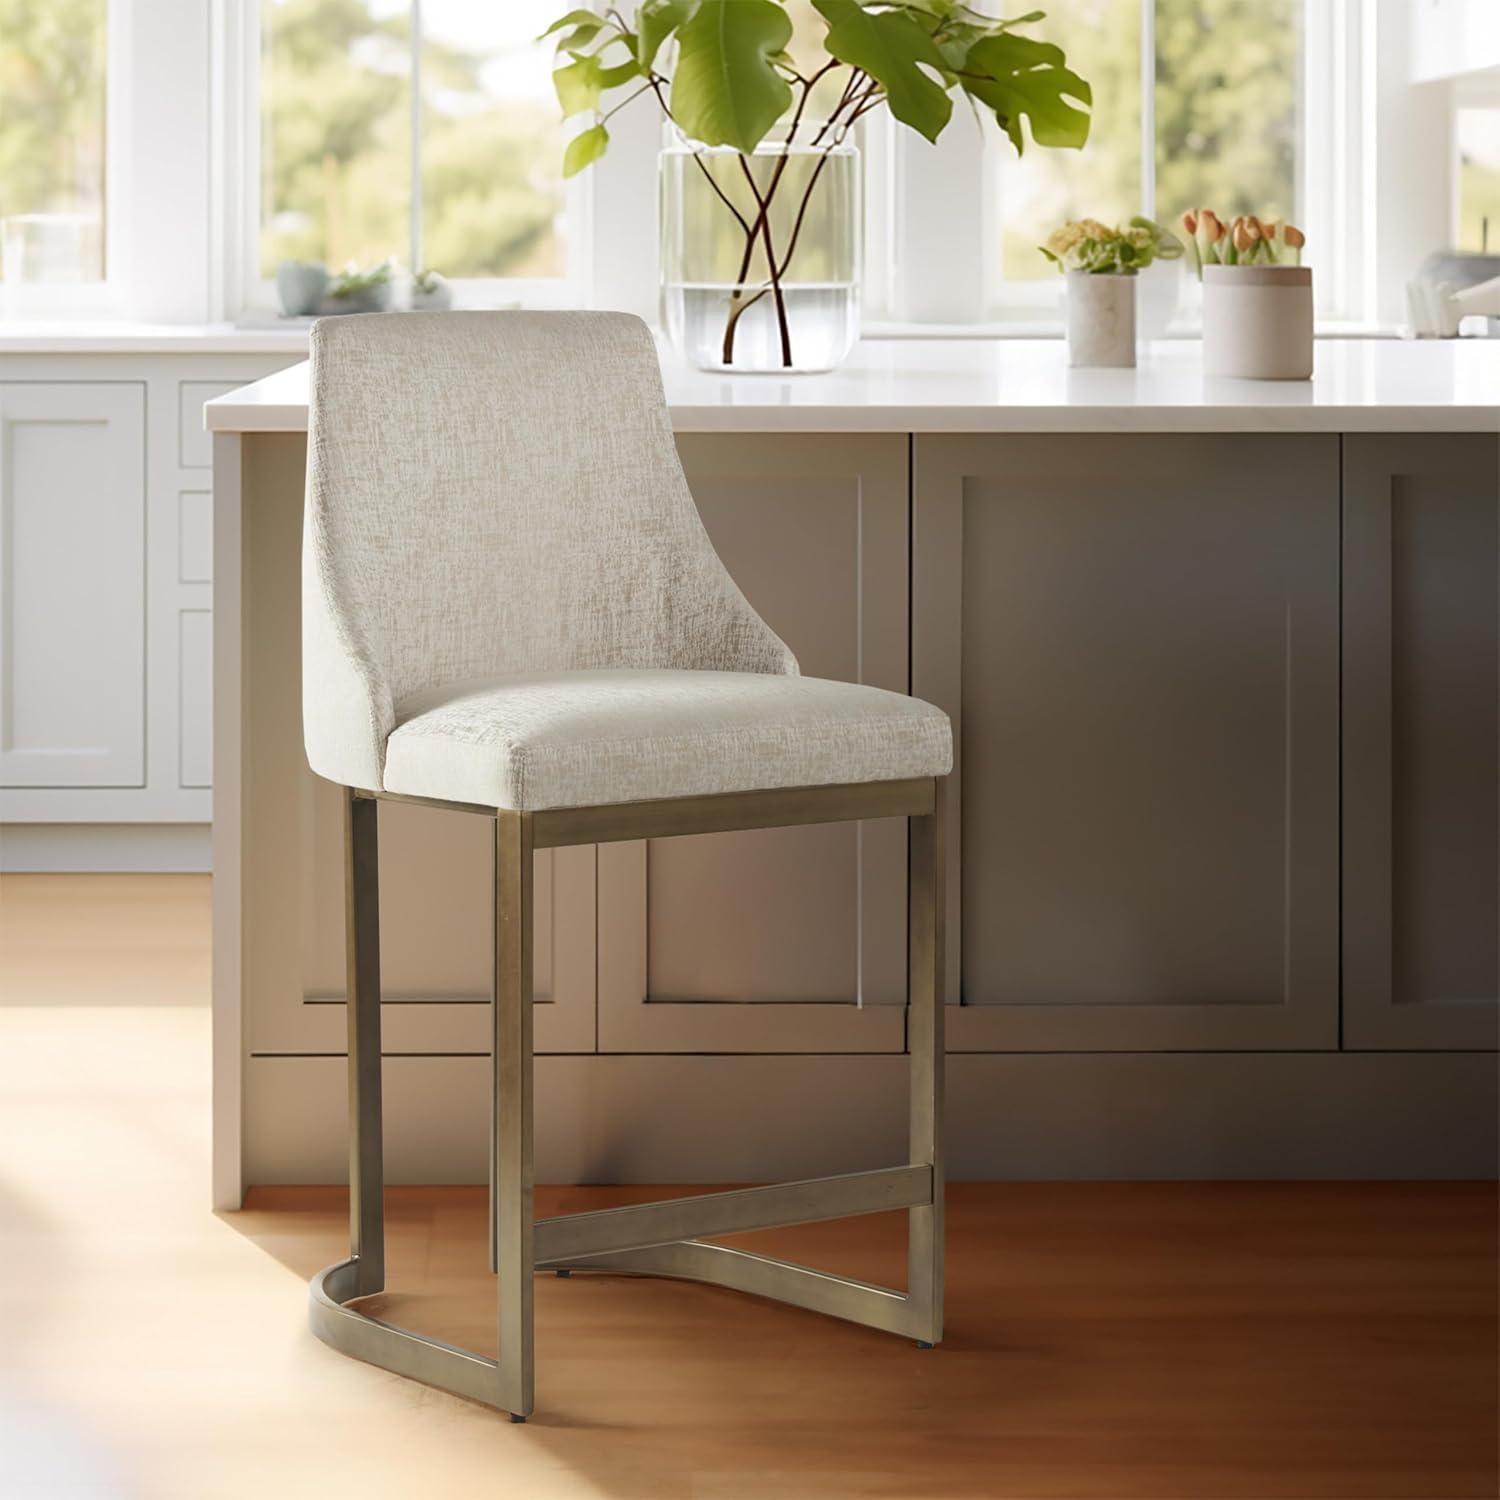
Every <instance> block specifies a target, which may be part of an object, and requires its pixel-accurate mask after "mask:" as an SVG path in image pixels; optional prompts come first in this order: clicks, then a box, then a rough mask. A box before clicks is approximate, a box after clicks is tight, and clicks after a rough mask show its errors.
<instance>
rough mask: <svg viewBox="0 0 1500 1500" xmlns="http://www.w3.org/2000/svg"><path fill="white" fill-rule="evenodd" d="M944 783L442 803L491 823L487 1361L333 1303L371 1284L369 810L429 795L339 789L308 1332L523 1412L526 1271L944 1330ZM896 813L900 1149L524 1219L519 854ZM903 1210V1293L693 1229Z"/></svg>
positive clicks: (525, 869)
mask: <svg viewBox="0 0 1500 1500" xmlns="http://www.w3.org/2000/svg"><path fill="white" fill-rule="evenodd" d="M943 786H944V783H943V781H942V779H941V778H939V779H937V780H933V779H931V778H921V779H918V780H914V781H886V782H872V783H870V784H868V785H862V786H832V787H799V788H793V789H790V790H784V791H769V792H745V793H737V794H735V795H731V796H722V797H686V798H681V799H677V800H674V801H664V802H637V803H626V804H620V805H617V806H610V807H591V808H564V809H557V810H555V811H546V812H534V813H518V812H511V811H508V810H504V809H501V810H496V809H494V808H483V807H472V806H469V805H467V804H460V803H452V802H436V801H433V802H429V803H428V805H431V806H434V807H442V808H448V809H454V808H457V809H459V810H461V811H467V812H473V813H477V814H480V815H482V816H485V817H488V818H490V819H491V820H492V821H493V823H494V878H495V923H494V996H495V1004H494V1010H493V1014H494V1034H493V1046H492V1052H491V1057H492V1064H491V1066H492V1080H493V1092H492V1099H491V1103H492V1107H491V1113H490V1162H491V1172H490V1252H491V1264H492V1266H494V1267H496V1269H497V1279H498V1286H499V1348H498V1358H496V1359H488V1358H486V1357H484V1356H482V1355H479V1354H473V1353H471V1352H469V1351H467V1350H464V1349H458V1348H455V1347H453V1346H452V1345H451V1344H444V1343H442V1342H440V1341H439V1340H437V1339H430V1338H425V1337H423V1336H422V1335H421V1334H417V1333H412V1332H410V1331H409V1330H407V1329H404V1328H397V1327H395V1326H394V1325H393V1324H389V1323H384V1322H381V1321H379V1320H378V1319H376V1318H372V1317H370V1316H368V1315H367V1314H365V1313H363V1312H361V1311H359V1310H358V1309H356V1308H354V1307H352V1306H350V1305H349V1304H351V1303H352V1302H354V1301H355V1300H357V1299H358V1298H361V1297H368V1296H370V1295H372V1294H373V1293H375V1292H379V1291H381V1290H383V1289H384V1286H385V1231H384V1212H383V1207H382V1194H383V1189H384V1166H383V1161H382V1155H381V1098H380V919H379V885H378V875H377V870H378V849H377V835H376V818H377V804H378V802H379V801H381V800H387V801H400V802H427V800H428V799H422V798H412V797H395V796H387V795H386V794H383V793H382V794H373V793H369V792H363V791H356V790H352V789H350V788H345V792H344V831H345V839H344V849H345V891H346V908H345V909H346V933H347V955H348V970H349V1004H348V1014H349V1237H350V1254H349V1258H348V1259H347V1260H344V1261H340V1262H339V1263H338V1264H337V1265H333V1266H329V1267H328V1269H327V1270H325V1271H321V1272H319V1273H318V1275H317V1276H315V1277H314V1278H313V1280H312V1286H311V1295H310V1303H309V1319H310V1322H311V1325H312V1330H313V1332H314V1333H315V1334H317V1336H318V1337H319V1338H320V1339H322V1340H323V1342H324V1343H326V1344H330V1345H332V1347H333V1348H335V1349H338V1350H339V1351H340V1352H342V1353H344V1354H349V1355H353V1356H354V1357H355V1358H356V1359H362V1360H366V1361H368V1362H369V1363H371V1364H376V1365H380V1366H381V1367H382V1368H384V1369H387V1370H390V1371H392V1372H394V1373H395V1374H398V1375H405V1376H408V1377H409V1378H411V1379H413V1380H420V1381H422V1382H423V1383H425V1384H427V1385H433V1386H438V1387H440V1388H441V1389H443V1390H446V1391H452V1392H453V1393H454V1394H456V1395H459V1396H466V1397H468V1398H469V1399H471V1400H474V1401H482V1402H484V1403H486V1404H487V1405H490V1406H495V1407H498V1408H500V1409H501V1410H503V1411H507V1412H509V1413H510V1415H511V1420H512V1421H524V1420H525V1419H526V1417H527V1416H529V1415H530V1414H531V1411H532V1409H533V1405H534V1398H533V1369H534V1360H533V1354H532V1277H533V1274H534V1273H535V1272H536V1271H538V1270H541V1269H549V1270H555V1271H557V1272H558V1274H559V1275H565V1274H568V1273H570V1272H572V1271H574V1270H578V1271H607V1272H610V1273H612V1274H616V1273H624V1274H627V1275H645V1276H669V1277H679V1278H682V1279H685V1280H690V1281H706V1282H711V1283H713V1284H715V1285H717V1286H726V1287H732V1288H733V1289H735V1290H736V1291H742V1292H754V1293H755V1294H757V1295H758V1296H762V1297H770V1298H773V1299H774V1300H776V1301H778V1302H787V1303H790V1304H791V1305H793V1306H794V1307H802V1308H807V1309H809V1310H810V1311H812V1312H820V1313H826V1314H828V1315H829V1316H831V1317H836V1318H846V1319H848V1320H850V1321H852V1322H855V1323H864V1324H867V1325H868V1326H870V1327H872V1328H879V1329H883V1330H884V1331H886V1332H888V1333H896V1334H903V1335H905V1336H906V1337H908V1338H911V1339H914V1340H916V1341H917V1343H918V1344H919V1345H921V1346H922V1347H931V1346H932V1345H933V1344H936V1343H937V1342H938V1341H939V1340H940V1339H941V1338H942V1333H943V1154H942V1113H943V1003H942V997H943V974H942V963H943V946H944V945H943V848H942V841H943ZM900 816H905V817H907V818H909V819H910V820H911V897H910V907H909V942H908V974H909V1005H910V1011H909V1015H910V1024H909V1029H908V1050H909V1051H910V1054H911V1088H910V1100H909V1108H910V1135H909V1150H908V1162H907V1164H906V1165H904V1166H897V1167H885V1168H882V1169H880V1170H878V1171H872V1172H853V1173H847V1174H845V1175H843V1176H839V1177H821V1178H815V1179H813V1180H811V1181H807V1182H788V1183H780V1184H777V1185H774V1186H769V1187H754V1188H743V1189H740V1190H737V1191H734V1192H727V1193H705V1194H701V1195H699V1196H697V1197H692V1198H676V1199H671V1200H669V1201H667V1202H663V1203H645V1204H636V1205H633V1206H631V1207H627V1208H610V1209H603V1210H601V1211H599V1212H596V1213H582V1214H569V1215H566V1216H564V1217H561V1218H553V1219H541V1220H537V1219H535V1218H534V1217H533V1214H532V1185H533V1177H532V1160H533V1157H532V1116H533V1110H532V1015H531V967H532V953H531V948H532V913H531V865H532V854H533V853H534V851H535V850H537V849H549V848H556V847H559V846H562V845H568V844H594V843H607V842H611V841H614V840H620V839H641V838H665V837H670V836H673V835H678V834H688V833H716V832H725V831H731V830H737V829H745V828H771V827H780V826H785V825H792V824H799V823H831V822H840V821H846V820H849V819H856V818H879V817H900ZM894 1208H904V1209H905V1210H906V1211H907V1223H908V1230H907V1289H906V1291H905V1292H904V1293H903V1292H897V1291H893V1290H891V1289H890V1288H888V1287H883V1286H872V1285H870V1284H869V1283H867V1282H862V1281H854V1280H850V1279H849V1278H847V1277H843V1276H835V1275H831V1274H830V1273H828V1272H824V1271H814V1270H811V1269H809V1268H808V1267H806V1266H798V1265H793V1264H791V1263H789V1262H787V1261H781V1260H772V1259H770V1258H768V1257H766V1256H762V1255H751V1254H748V1253H747V1252H745V1251H743V1250H732V1249H730V1248H728V1247H727V1246H723V1245H713V1244H706V1243H704V1239H705V1237H708V1236H716V1235H724V1234H737V1233H741V1232H743V1231H745V1230H750V1229H769V1228H773V1227H778V1226H785V1225H791V1224H806V1223H813V1222H816V1221H818V1220H820V1219H838V1218H846V1217H849V1216H852V1215H855V1214H868V1213H879V1212H882V1211H883V1210H887V1209H894Z"/></svg>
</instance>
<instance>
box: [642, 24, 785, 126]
mask: <svg viewBox="0 0 1500 1500" xmlns="http://www.w3.org/2000/svg"><path fill="white" fill-rule="evenodd" d="M791 39H792V22H791V18H790V17H789V16H788V15H787V13H786V11H785V10H783V9H782V7H781V6H780V5H778V4H776V3H775V0H700V3H699V5H698V8H697V9H696V10H695V11H694V12H693V14H692V15H691V16H689V17H688V19H687V20H686V21H685V22H684V23H683V24H682V25H681V26H680V27H679V28H678V30H677V67H676V69H675V70H674V73H673V76H672V118H673V119H674V120H676V122H677V124H678V126H679V127H680V128H681V129H682V130H683V131H684V132H685V133H686V134H687V135H689V136H691V137H692V138H693V139H694V140H697V141H702V142H703V143H704V145H706V146H733V147H734V149H735V150H736V151H745V152H749V151H753V150H755V148H756V147H757V146H758V145H759V144H760V143H761V141H762V140H763V139H764V138H765V135H766V132H767V131H768V130H769V129H770V128H771V127H772V126H773V125H774V124H775V123H776V122H777V120H779V119H780V118H781V116H782V114H783V113H784V112H785V110H786V108H787V106H788V105H789V104H790V103H791V102H792V90H791V87H790V86H789V85H788V83H787V81H786V79H784V78H783V77H782V76H781V74H780V73H778V72H777V71H776V69H775V67H774V66H773V65H772V62H771V59H772V58H773V57H775V55H776V54H777V53H778V52H780V51H782V49H783V48H785V46H786V44H787V43H788V42H789V41H791Z"/></svg>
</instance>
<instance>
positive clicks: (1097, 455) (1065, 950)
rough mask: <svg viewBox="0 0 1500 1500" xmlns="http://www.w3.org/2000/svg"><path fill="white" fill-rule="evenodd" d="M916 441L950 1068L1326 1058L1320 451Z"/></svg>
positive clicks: (1119, 439)
mask: <svg viewBox="0 0 1500 1500" xmlns="http://www.w3.org/2000/svg"><path fill="white" fill-rule="evenodd" d="M1338 441H1339V440H1338V438H1337V437H1331V436H1330V437H1323V436H1301V435H1298V436H1290V435H1289V436H1239V435H1224V436H1217V435H1213V436H1187V435H1181V436H1171V437H1156V436H1129V435H1120V436H1114V435H1109V436H1105V435H1099V436H1094V435H1089V436H1082V437H1078V436H1070V437H1061V436H1058V437H1047V436H1030V435H1028V436H1016V437H1010V436H989V437H931V438H925V437H924V438H918V439H917V442H916V460H915V468H914V506H913V536H914V554H913V589H914V593H913V655H912V668H913V691H914V692H915V693H916V694H917V695H918V696H920V697H924V698H928V699H931V700H932V701H934V702H936V703H938V704H940V705H941V706H942V707H944V708H946V709H947V710H948V712H949V713H950V714H951V715H952V716H953V719H954V725H955V731H956V736H957V740H958V747H959V748H958V760H957V764H956V767H955V774H954V778H953V781H954V785H953V789H952V790H953V795H952V798H951V801H950V807H951V808H952V823H951V825H950V843H949V849H950V866H949V879H950V887H949V889H950V892H951V897H950V919H949V943H950V949H949V967H948V972H949V976H950V981H949V982H950V994H949V999H950V1001H957V1002H959V1003H958V1005H957V1006H956V1007H955V1008H954V1009H953V1010H952V1011H951V1012H950V1022H949V1038H950V1045H951V1046H952V1047H953V1048H954V1049H956V1050H970V1051H990V1050H997V1051H1010V1050H1017V1051H1020V1050H1042V1051H1047V1050H1058V1051H1089V1050H1100V1051H1116V1050H1118V1051H1134V1050H1166V1049H1177V1050H1190V1049H1225V1048H1240V1049H1262V1048H1332V1047H1336V1046H1337V1045H1338V770H1339V767H1338V588H1339V578H1338V569H1339V530H1338V528H1339V475H1338V463H1339V449H1338Z"/></svg>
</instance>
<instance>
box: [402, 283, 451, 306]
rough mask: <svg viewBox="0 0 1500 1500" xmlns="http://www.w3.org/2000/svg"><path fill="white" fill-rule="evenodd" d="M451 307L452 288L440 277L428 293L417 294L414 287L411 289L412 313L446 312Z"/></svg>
mask: <svg viewBox="0 0 1500 1500" xmlns="http://www.w3.org/2000/svg"><path fill="white" fill-rule="evenodd" d="M452 306H453V288H452V287H451V286H449V284H448V283H447V282H446V281H444V280H443V278H442V277H441V276H439V277H437V278H435V284H434V286H433V288H432V290H431V291H430V292H419V291H418V290H417V289H416V288H415V287H413V288H412V292H411V310H412V311H413V312H447V311H448V309H449V308H451V307H452Z"/></svg>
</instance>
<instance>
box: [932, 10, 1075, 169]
mask: <svg viewBox="0 0 1500 1500" xmlns="http://www.w3.org/2000/svg"><path fill="white" fill-rule="evenodd" d="M965 68H966V71H965V76H964V77H963V78H962V80H961V82H962V84H963V86H964V89H965V90H966V91H967V92H968V93H969V94H971V95H972V96H973V97H974V98H975V99H978V100H979V102H980V103H981V104H984V105H987V106H988V107H989V108H990V109H992V110H994V112H995V118H996V119H997V120H998V121H999V122H1000V126H1001V128H1002V129H1003V130H1004V131H1005V133H1006V134H1007V135H1008V136H1009V137H1010V139H1011V144H1012V145H1013V146H1014V147H1015V148H1016V154H1017V155H1018V156H1019V155H1020V154H1021V152H1023V151H1024V150H1025V149H1026V137H1025V135H1024V133H1023V131H1022V128H1021V120H1022V118H1023V117H1024V118H1026V119H1027V120H1029V121H1030V122H1031V138H1032V139H1033V140H1034V141H1035V142H1036V143H1037V145H1038V146H1073V147H1079V146H1082V145H1083V143H1084V142H1085V141H1086V140H1088V138H1089V115H1088V110H1087V108H1084V109H1080V108H1078V107H1077V105H1075V104H1070V103H1069V102H1068V100H1069V99H1074V100H1077V101H1078V104H1082V105H1085V106H1092V104H1093V102H1094V95H1093V91H1092V90H1091V89H1090V88H1089V86H1088V84H1087V83H1085V82H1084V81H1083V79H1081V78H1080V77H1079V76H1078V74H1076V73H1075V72H1073V71H1072V69H1070V68H1069V67H1067V65H1066V60H1065V59H1064V57H1063V52H1062V48H1061V47H1054V46H1053V45H1052V44H1051V43H1050V42H1038V41H1034V40H1033V39H1032V38H1030V37H1024V36H1017V35H1015V33H1014V32H1009V31H1004V32H998V33H996V34H995V35H992V36H986V37H981V38H980V40H979V41H977V42H975V43H974V44H973V46H971V47H970V48H969V55H968V59H967V62H966V65H965ZM976 74H978V75H980V76H974V75H976Z"/></svg>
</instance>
